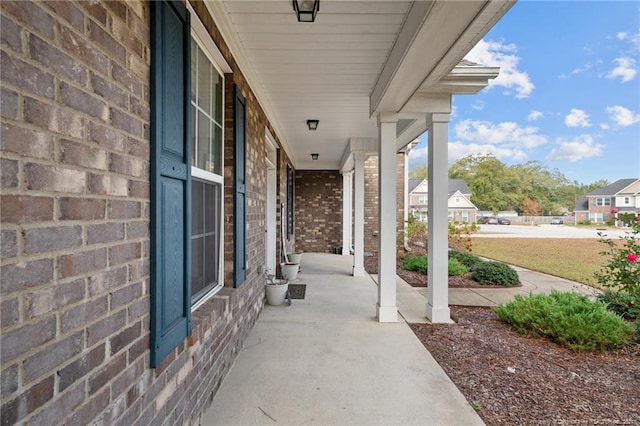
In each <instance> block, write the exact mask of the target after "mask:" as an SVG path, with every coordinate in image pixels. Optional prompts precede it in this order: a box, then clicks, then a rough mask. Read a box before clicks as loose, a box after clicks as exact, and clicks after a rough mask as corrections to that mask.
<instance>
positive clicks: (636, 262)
mask: <svg viewBox="0 0 640 426" xmlns="http://www.w3.org/2000/svg"><path fill="white" fill-rule="evenodd" d="M630 225H631V230H630V231H627V232H625V236H623V237H620V241H621V244H616V243H615V242H614V241H612V240H611V239H607V238H605V235H603V234H602V233H601V232H598V236H599V237H600V240H599V241H600V242H601V243H603V244H606V245H607V246H608V249H607V250H605V251H601V252H600V254H601V255H603V256H609V261H608V262H607V263H606V264H605V265H604V266H603V267H602V269H601V270H600V271H598V272H596V273H595V276H596V279H597V280H598V282H599V283H600V284H602V285H603V286H604V287H613V288H617V289H620V290H624V291H627V292H629V293H632V294H636V295H637V296H640V220H638V219H635V220H633V221H632V222H631V224H630Z"/></svg>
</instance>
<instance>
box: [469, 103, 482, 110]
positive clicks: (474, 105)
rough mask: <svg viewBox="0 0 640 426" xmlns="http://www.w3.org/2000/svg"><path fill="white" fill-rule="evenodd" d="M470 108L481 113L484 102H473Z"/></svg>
mask: <svg viewBox="0 0 640 426" xmlns="http://www.w3.org/2000/svg"><path fill="white" fill-rule="evenodd" d="M471 108H473V109H475V110H476V111H482V110H483V109H484V102H482V101H475V102H474V103H473V104H472V105H471Z"/></svg>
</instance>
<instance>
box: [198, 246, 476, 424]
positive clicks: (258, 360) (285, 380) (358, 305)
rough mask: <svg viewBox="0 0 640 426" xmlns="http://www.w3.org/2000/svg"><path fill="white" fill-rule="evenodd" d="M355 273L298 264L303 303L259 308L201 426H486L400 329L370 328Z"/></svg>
mask: <svg viewBox="0 0 640 426" xmlns="http://www.w3.org/2000/svg"><path fill="white" fill-rule="evenodd" d="M351 265H352V258H351V256H339V255H331V254H312V253H305V254H304V256H303V260H302V265H301V266H302V271H301V273H300V274H299V276H298V280H297V282H300V283H305V284H307V293H306V297H305V299H304V300H293V304H292V305H291V306H286V305H282V306H265V308H264V310H263V311H262V313H261V315H260V317H259V319H258V321H257V322H256V325H255V327H254V328H253V330H252V331H251V333H250V335H249V337H248V339H247V342H246V343H245V346H244V348H243V350H242V351H241V352H240V354H239V355H238V357H237V359H236V362H235V365H234V366H233V368H232V369H231V371H230V373H229V375H228V376H227V377H226V379H225V381H224V382H223V384H222V386H221V388H220V390H219V391H218V393H217V394H216V396H215V398H214V400H213V403H212V405H211V407H210V408H209V409H208V410H207V412H206V413H205V414H204V415H203V417H202V423H201V424H202V425H274V424H281V425H310V424H317V425H482V424H483V422H482V420H481V419H480V417H479V416H478V415H477V414H476V412H475V411H474V410H473V408H471V406H470V405H469V404H468V402H467V401H466V400H465V398H464V396H463V395H462V394H461V393H460V391H459V390H458V389H457V388H456V387H455V385H454V384H453V383H452V382H451V380H450V379H449V377H448V376H447V375H446V374H445V373H444V371H443V370H442V368H441V367H440V366H439V365H438V364H437V363H436V362H435V360H434V359H433V357H432V356H431V355H430V354H429V352H427V350H426V349H425V348H424V346H423V345H422V344H421V343H420V341H419V340H418V338H417V337H416V336H415V335H414V334H413V332H412V331H411V329H410V328H409V326H408V325H407V324H406V323H405V322H398V323H393V324H380V323H378V322H376V320H375V307H376V301H377V288H376V285H375V284H374V282H373V280H372V279H371V278H370V277H369V276H366V277H361V278H354V277H351V276H350V272H351ZM413 297H414V298H416V299H418V300H420V299H422V300H424V299H423V298H422V296H421V295H420V294H419V293H413ZM422 309H423V312H424V302H423V303H422ZM423 316H424V314H423Z"/></svg>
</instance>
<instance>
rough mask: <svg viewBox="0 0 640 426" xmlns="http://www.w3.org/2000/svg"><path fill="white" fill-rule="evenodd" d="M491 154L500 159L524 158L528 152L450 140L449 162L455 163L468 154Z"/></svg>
mask: <svg viewBox="0 0 640 426" xmlns="http://www.w3.org/2000/svg"><path fill="white" fill-rule="evenodd" d="M480 154H491V155H494V156H495V157H497V158H499V159H512V160H518V161H520V160H524V159H525V158H527V154H525V152H524V151H522V150H521V149H510V148H500V147H497V146H495V145H490V144H477V143H470V144H465V143H462V142H449V163H450V164H451V163H454V162H456V161H458V160H459V159H461V158H463V157H466V156H467V155H480Z"/></svg>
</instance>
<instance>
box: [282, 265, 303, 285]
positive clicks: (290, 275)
mask: <svg viewBox="0 0 640 426" xmlns="http://www.w3.org/2000/svg"><path fill="white" fill-rule="evenodd" d="M298 268H300V264H299V263H281V264H280V270H281V271H282V278H284V279H285V280H287V281H293V280H295V279H296V278H298Z"/></svg>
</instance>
